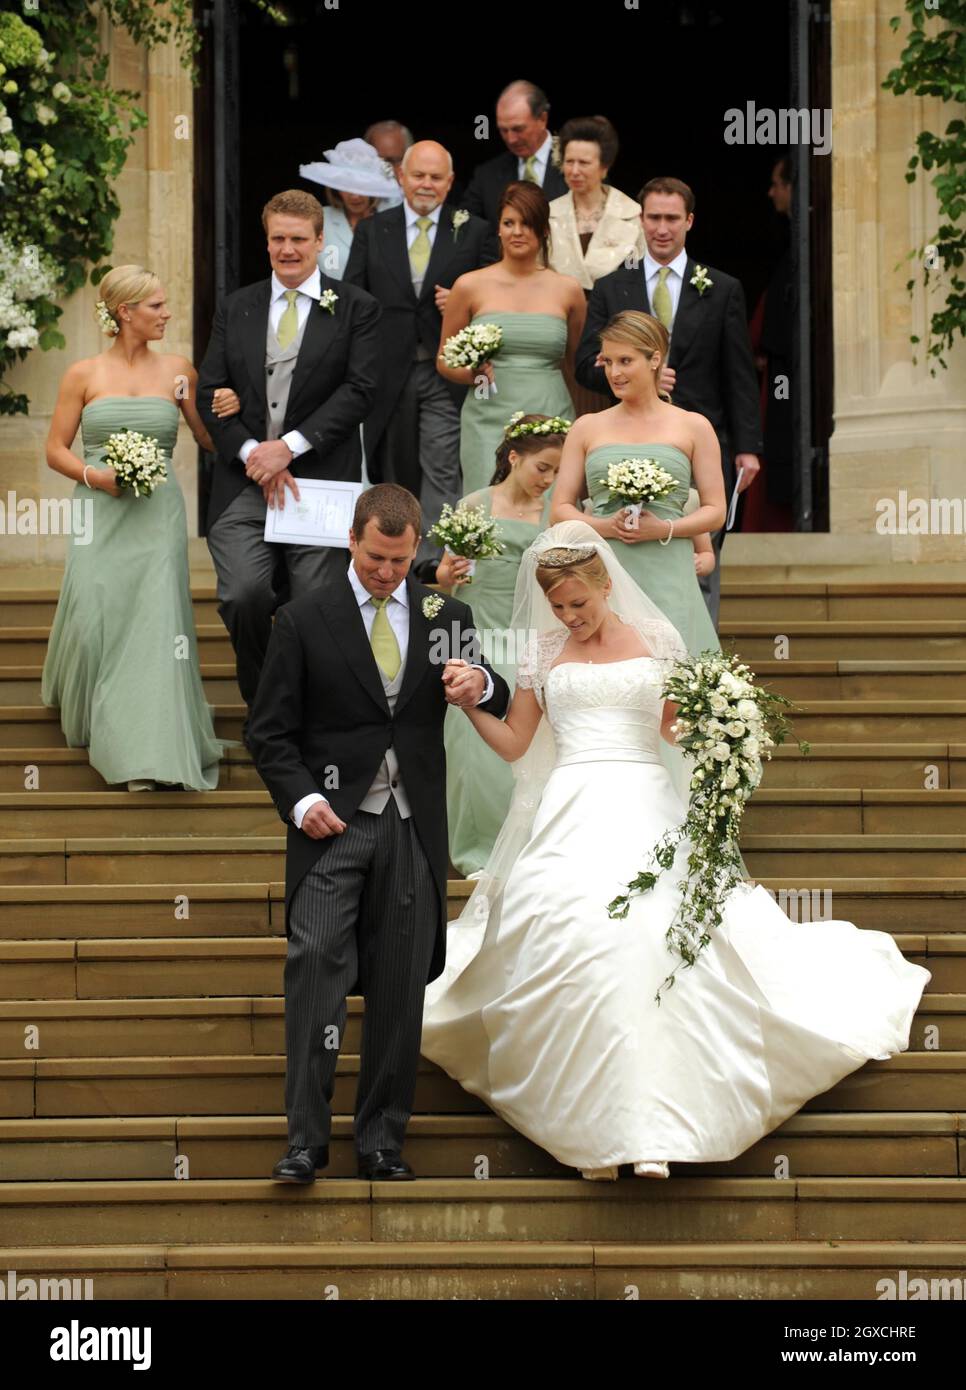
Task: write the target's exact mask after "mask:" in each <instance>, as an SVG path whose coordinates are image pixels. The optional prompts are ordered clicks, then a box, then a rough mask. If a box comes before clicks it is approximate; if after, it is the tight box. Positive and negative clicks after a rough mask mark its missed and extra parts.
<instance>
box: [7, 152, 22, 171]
mask: <svg viewBox="0 0 966 1390" xmlns="http://www.w3.org/2000/svg"><path fill="white" fill-rule="evenodd" d="M3 162H4V164H6V166H7V168H8V169H14V168H16V166H17V165H18V164H19V163H20V154H19V152H18V151H17V150H4V151H3Z"/></svg>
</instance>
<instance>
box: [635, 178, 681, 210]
mask: <svg viewBox="0 0 966 1390" xmlns="http://www.w3.org/2000/svg"><path fill="white" fill-rule="evenodd" d="M649 193H677V194H678V195H679V197H681V198H683V199H684V211H685V215H686V216H688V217H690V215H691V213H692V212H694V194H693V193H692V191H691V189H690V188H689V187H688V185H687V184H686V183H682V182H681V180H680V179H648V181H647V183H646V184H645V185H644V187H643V188H642V189H641V191H640V193H638V195H637V201H638V202H639V203H640V205H641V207H643V206H644V199H645V198H646V197H647V195H648V194H649Z"/></svg>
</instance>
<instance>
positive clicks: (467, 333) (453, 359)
mask: <svg viewBox="0 0 966 1390" xmlns="http://www.w3.org/2000/svg"><path fill="white" fill-rule="evenodd" d="M502 342H503V329H502V328H501V327H500V325H499V324H498V323H470V324H467V326H466V327H465V328H461V329H460V331H459V332H458V333H454V334H453V336H452V338H447V339H446V342H445V343H444V344H443V351H442V352H441V353H440V354H439V355H440V357H442V359H443V361H444V363H445V364H446V366H447V367H454V368H458V367H469V368H470V370H471V371H474V372H475V371H476V369H477V367H481V366H482V365H483V363H484V362H488V361H489V360H490V358H491V357H492V356H493V355H494V353H497V352H499V350H500V346H501V344H502ZM490 390H491V391H492V392H493V394H494V395H496V394H497V390H496V385H495V383H494V384H491V386H490Z"/></svg>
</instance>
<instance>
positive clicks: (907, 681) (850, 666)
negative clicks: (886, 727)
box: [755, 661, 966, 701]
mask: <svg viewBox="0 0 966 1390" xmlns="http://www.w3.org/2000/svg"><path fill="white" fill-rule="evenodd" d="M755 675H756V677H757V678H758V681H759V682H760V684H762V685H766V686H768V687H770V688H771V689H772V690H777V691H778V692H779V694H781V695H786V696H787V697H788V698H789V699H790V700H796V701H798V700H957V699H962V697H963V692H964V690H966V661H758V662H756V664H755Z"/></svg>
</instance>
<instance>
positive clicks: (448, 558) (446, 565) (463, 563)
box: [436, 550, 470, 589]
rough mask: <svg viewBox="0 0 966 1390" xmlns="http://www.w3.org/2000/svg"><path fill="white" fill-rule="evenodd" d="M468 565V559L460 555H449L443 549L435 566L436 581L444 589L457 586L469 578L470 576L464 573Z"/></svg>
mask: <svg viewBox="0 0 966 1390" xmlns="http://www.w3.org/2000/svg"><path fill="white" fill-rule="evenodd" d="M469 567H470V562H469V560H467V559H465V558H464V557H463V556H462V555H450V553H449V551H448V550H444V551H443V554H442V556H441V558H440V561H439V564H438V565H437V566H436V583H437V584H440V585H442V587H443V588H444V589H455V588H458V587H459V585H460V584H465V583H466V581H467V580H468V579H469V577H470V576H469V575H468V574H467V573H466V571H467V570H468V569H469Z"/></svg>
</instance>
